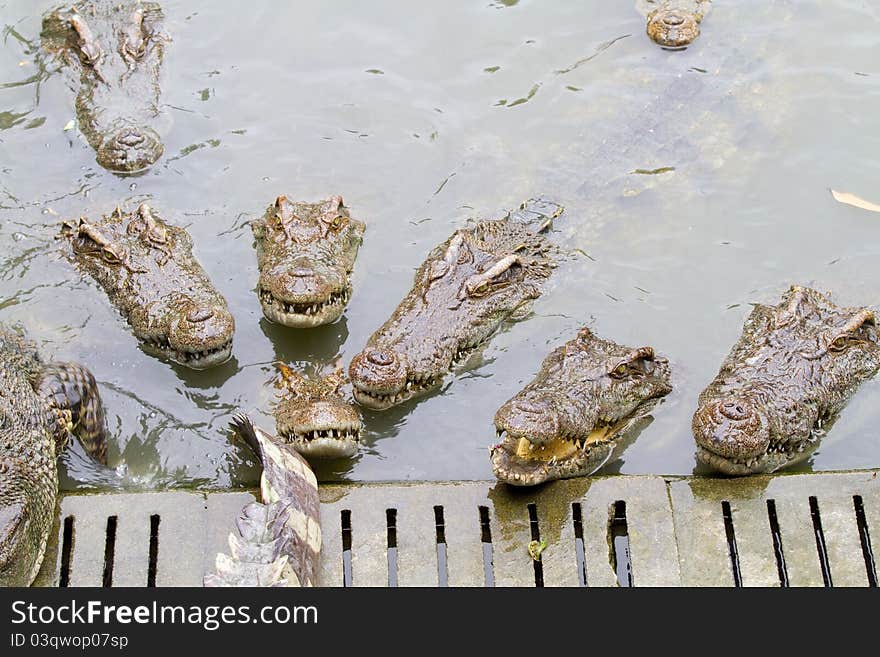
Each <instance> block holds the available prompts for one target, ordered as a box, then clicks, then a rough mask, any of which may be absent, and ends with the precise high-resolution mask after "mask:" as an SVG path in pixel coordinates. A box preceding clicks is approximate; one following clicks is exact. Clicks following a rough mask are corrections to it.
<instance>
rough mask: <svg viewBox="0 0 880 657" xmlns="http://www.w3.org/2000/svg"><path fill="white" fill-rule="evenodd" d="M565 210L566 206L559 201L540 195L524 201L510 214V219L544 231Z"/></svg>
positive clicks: (538, 231)
mask: <svg viewBox="0 0 880 657" xmlns="http://www.w3.org/2000/svg"><path fill="white" fill-rule="evenodd" d="M564 211H565V208H564V207H563V206H561V205H560V204H559V203H556V202H555V201H551V200H549V199H546V198H544V197H541V196H538V197H535V198H530V199H529V200H528V201H524V202H523V203H522V204H521V205H520V206H519V209H517V210H514V211H513V212H511V213H510V214H509V215H508V220H509V221H512V222H515V223H519V224H523V225H525V226H528V227H530V228H532V229H533V230H534V231H535V232H537V233H543V232H544V231H546V230H548V229H549V228H550V227H551V226H552V225H553V220H554V219H556V217H558V216H559V215H561V214H562V213H563V212H564Z"/></svg>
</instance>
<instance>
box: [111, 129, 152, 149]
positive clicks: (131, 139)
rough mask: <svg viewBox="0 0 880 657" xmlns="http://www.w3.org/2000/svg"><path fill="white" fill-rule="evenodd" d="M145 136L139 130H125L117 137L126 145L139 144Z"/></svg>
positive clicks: (118, 140) (117, 139)
mask: <svg viewBox="0 0 880 657" xmlns="http://www.w3.org/2000/svg"><path fill="white" fill-rule="evenodd" d="M145 139H146V138H145V137H144V136H143V135H142V134H141V133H139V132H125V133H123V134H121V135H119V136H118V137H117V138H116V141H117V142H119V143H120V144H122V145H124V146H130V147H131V146H138V145H140V144H143V143H144V141H145Z"/></svg>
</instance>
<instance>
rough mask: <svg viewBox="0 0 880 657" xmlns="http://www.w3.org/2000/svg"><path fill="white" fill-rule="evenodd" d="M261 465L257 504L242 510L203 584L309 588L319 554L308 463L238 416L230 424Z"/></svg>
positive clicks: (317, 515) (314, 490)
mask: <svg viewBox="0 0 880 657" xmlns="http://www.w3.org/2000/svg"><path fill="white" fill-rule="evenodd" d="M231 426H232V428H233V430H234V431H235V432H236V434H237V435H238V436H239V437H240V438H242V439H243V440H244V441H245V442H246V443H247V444H248V445H249V446H250V447H251V449H253V450H254V453H255V454H256V455H257V457H258V458H259V459H260V462H261V463H262V465H263V474H262V476H261V477H260V495H261V498H262V502H252V503H250V504H248V505H247V506H245V507H244V508H243V509H242V511H241V515H240V516H239V517H238V520H237V521H236V532H233V533H231V534H230V535H229V552H230V554H229V555H226V554H222V553H221V554H218V555H217V559H216V562H215V566H214V569H215V572H213V573H209V574H207V575H205V578H204V585H205V586H314V585H315V583H316V580H317V574H318V558H319V556H320V553H321V524H320V502H319V500H318V482H317V480H316V479H315V475H314V473H312V471H311V469H309V465H308V463H306V461H305V459H303V457H302V456H300V455H299V454H297V453H296V451H295V450H293V449H292V448H291V445H290V444H289V443H287V442H285V441H283V440H279V439H278V438H276V437H275V436H272V435H270V434H268V433H266V432H265V431H263V430H262V429H259V428H258V427H254V425H253V424H251V421H250V420H249V419H248V418H247V416H244V415H238V416H236V417H235V419H234V420H233V421H232V424H231Z"/></svg>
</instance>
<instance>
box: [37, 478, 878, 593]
mask: <svg viewBox="0 0 880 657" xmlns="http://www.w3.org/2000/svg"><path fill="white" fill-rule="evenodd" d="M878 472H880V471H877V470H871V471H859V472H848V473H823V474H811V475H780V476H774V477H766V476H759V477H748V478H739V479H721V478H694V477H665V478H664V477H657V476H609V477H589V478H579V479H571V480H567V481H560V482H554V483H552V484H550V485H547V486H543V487H539V488H537V489H515V488H511V487H508V486H506V485H502V484H498V483H496V482H439V483H438V482H423V483H377V484H376V483H369V484H346V485H336V484H333V485H325V486H322V487H321V489H320V493H321V501H322V509H321V519H322V529H323V539H324V540H323V549H322V556H321V569H320V575H319V584H320V585H322V586H389V585H399V586H487V585H494V586H535V585H536V583H540V584H541V585H543V586H579V585H580V586H583V585H586V586H618V585H630V584H631V585H633V586H679V585H685V586H733V585H734V584H741V585H743V586H780V585H783V584H785V585H792V586H823V585H825V584H826V582H828V583H830V584H832V585H834V586H866V585H868V584H869V583H874V582H876V565H874V563H873V562H872V559H873V549H874V548H873V546H869V544H870V541H871V540H873V545H874V546H876V545H880V481H878V477H877V474H878ZM252 499H254V492H250V491H239V492H216V493H215V492H209V493H206V492H182V491H173V492H163V493H126V494H98V495H92V494H88V495H68V496H65V497H64V498H63V499H62V500H61V504H60V509H59V517H58V521H57V523H56V531H55V532H54V534H53V536H52V538H51V539H50V544H49V547H48V548H47V553H46V558H45V561H44V563H43V568H42V570H41V573H40V575H39V576H38V579H37V581H36V582H35V584H36V585H40V586H57V585H59V584H60V583H61V582H62V580H63V581H65V582H67V584H68V585H70V586H102V585H107V584H109V585H112V586H145V585H147V584H148V582H151V583H155V585H156V586H199V585H200V584H201V581H202V576H203V575H204V573H205V572H207V571H208V570H210V569H211V567H212V565H213V562H214V558H215V557H216V554H217V552H219V551H227V545H226V542H227V536H228V534H229V532H230V531H231V529H232V525H233V521H234V519H235V517H236V516H237V514H238V512H239V510H240V509H241V508H242V506H244V504H246V503H247V502H248V501H250V500H252ZM857 501H858V503H859V504H860V508H861V512H860V513H861V516H859V517H857V513H856V506H857ZM768 503H769V504H768ZM771 507H772V512H771V510H770V509H771ZM65 525H67V526H68V527H69V528H70V531H68V532H67V534H68V536H67V539H65ZM532 540H538V541H539V542H541V543H546V547H545V548H544V550H543V552H542V553H541V558H540V562H536V561H535V560H533V558H532V557H531V556H530V555H529V552H528V545H529V543H530V541H532Z"/></svg>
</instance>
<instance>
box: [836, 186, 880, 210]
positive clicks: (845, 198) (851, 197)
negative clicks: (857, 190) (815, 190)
mask: <svg viewBox="0 0 880 657" xmlns="http://www.w3.org/2000/svg"><path fill="white" fill-rule="evenodd" d="M831 196H833V197H834V200H835V201H837V202H838V203H846V204H847V205H852V206H855V207H857V208H861V209H862V210H870V211H871V212H880V205H877V204H876V203H871V202H870V201H866V200H865V199H863V198H859V197H858V196H856V195H855V194H850V193H848V192H838V191H837V190H835V189H832V190H831Z"/></svg>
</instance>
